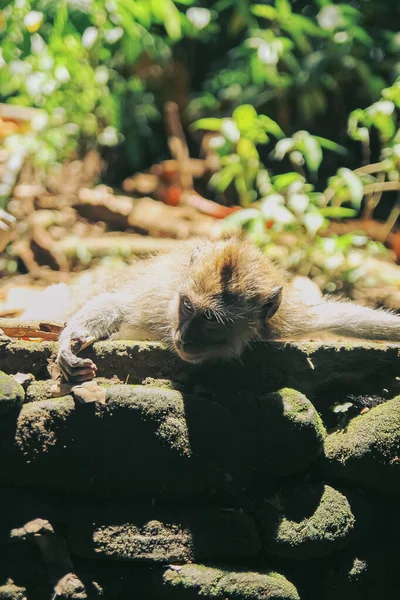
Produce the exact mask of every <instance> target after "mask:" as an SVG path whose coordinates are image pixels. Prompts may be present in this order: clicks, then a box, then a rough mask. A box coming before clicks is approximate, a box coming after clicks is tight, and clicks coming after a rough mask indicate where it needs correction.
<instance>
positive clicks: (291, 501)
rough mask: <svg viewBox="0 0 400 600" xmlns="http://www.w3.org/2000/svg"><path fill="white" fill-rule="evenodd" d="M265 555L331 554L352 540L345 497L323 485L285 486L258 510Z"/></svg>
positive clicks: (352, 517) (350, 514)
mask: <svg viewBox="0 0 400 600" xmlns="http://www.w3.org/2000/svg"><path fill="white" fill-rule="evenodd" d="M259 521H260V527H261V531H262V541H263V543H264V548H265V550H266V552H267V553H268V554H272V555H275V556H279V557H283V558H292V559H298V560H306V559H310V558H319V557H322V556H326V555H328V554H332V553H333V552H336V551H337V550H338V549H341V548H343V547H344V546H346V545H347V544H348V543H349V541H350V540H351V539H352V537H353V535H354V531H355V527H356V517H355V515H354V514H353V510H352V507H351V505H350V502H349V501H348V499H347V498H346V497H345V496H344V495H343V494H342V493H340V492H339V491H338V490H335V489H334V488H332V487H330V486H328V485H323V484H318V485H316V484H313V485H310V484H301V485H294V486H287V487H286V488H283V489H281V490H280V491H279V492H278V493H276V494H275V495H274V496H271V497H268V498H266V499H265V501H264V505H263V508H262V510H261V511H260V513H259Z"/></svg>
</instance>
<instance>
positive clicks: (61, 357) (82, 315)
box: [57, 293, 132, 383]
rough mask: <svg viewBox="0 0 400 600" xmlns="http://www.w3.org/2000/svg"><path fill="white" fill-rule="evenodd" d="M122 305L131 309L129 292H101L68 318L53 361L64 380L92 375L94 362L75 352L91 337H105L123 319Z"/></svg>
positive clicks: (90, 376)
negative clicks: (55, 358)
mask: <svg viewBox="0 0 400 600" xmlns="http://www.w3.org/2000/svg"><path fill="white" fill-rule="evenodd" d="M125 307H127V311H128V312H129V313H131V312H132V309H131V305H130V304H129V296H128V297H126V296H125V295H124V294H121V293H104V294H100V295H99V296H96V297H95V298H93V299H92V300H89V302H88V303H87V304H85V306H83V307H82V308H81V309H80V310H79V311H78V312H77V313H76V314H75V315H74V317H73V318H72V319H71V320H70V321H69V323H68V324H67V326H66V328H65V329H64V331H63V332H62V334H61V336H60V347H59V351H58V355H57V364H58V365H59V367H60V369H61V371H62V373H63V375H64V377H65V378H66V380H67V381H74V382H75V381H76V382H79V383H82V382H83V381H88V380H89V379H93V377H95V375H96V365H95V364H94V362H93V361H91V360H90V359H89V358H79V357H78V356H76V355H77V353H78V352H79V351H80V350H82V349H83V348H85V347H86V346H88V345H89V344H91V343H92V342H94V341H95V340H101V339H105V338H107V337H109V336H110V335H111V334H112V333H114V332H115V331H118V329H119V327H120V325H121V323H123V322H124V320H125Z"/></svg>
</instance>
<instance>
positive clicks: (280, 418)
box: [259, 388, 326, 476]
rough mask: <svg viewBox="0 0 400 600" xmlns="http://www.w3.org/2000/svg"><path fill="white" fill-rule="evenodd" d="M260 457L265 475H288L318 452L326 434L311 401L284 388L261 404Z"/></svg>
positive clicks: (306, 463)
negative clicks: (265, 469) (264, 468)
mask: <svg viewBox="0 0 400 600" xmlns="http://www.w3.org/2000/svg"><path fill="white" fill-rule="evenodd" d="M259 426H260V427H261V440H260V449H261V458H262V461H263V463H264V465H265V467H266V468H267V471H268V472H269V473H271V472H272V473H273V474H274V475H278V476H280V475H291V474H293V473H297V472H299V471H302V470H304V469H306V468H307V467H308V466H309V465H310V464H311V463H312V462H313V461H314V460H315V459H316V458H317V457H318V455H319V454H320V453H321V451H322V449H323V441H324V438H325V435H326V432H325V428H324V425H323V423H322V421H321V418H320V416H319V414H318V412H317V411H316V409H315V408H314V406H313V405H312V404H311V402H310V401H309V400H308V399H307V398H306V396H304V394H301V393H300V392H297V391H296V390H293V389H290V388H284V389H282V390H279V391H277V392H274V393H272V394H268V395H267V396H265V397H264V398H263V399H262V402H261V417H260V421H259Z"/></svg>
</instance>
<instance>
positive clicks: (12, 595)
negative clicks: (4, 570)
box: [0, 583, 27, 600]
mask: <svg viewBox="0 0 400 600" xmlns="http://www.w3.org/2000/svg"><path fill="white" fill-rule="evenodd" d="M0 600H27V598H26V589H25V588H22V587H19V586H18V585H14V584H13V583H7V584H6V585H0Z"/></svg>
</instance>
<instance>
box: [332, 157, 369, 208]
mask: <svg viewBox="0 0 400 600" xmlns="http://www.w3.org/2000/svg"><path fill="white" fill-rule="evenodd" d="M338 175H339V176H340V177H342V178H343V180H344V182H345V183H346V186H347V188H348V189H349V191H350V193H351V204H352V206H354V208H360V205H361V201H362V199H363V196H364V188H363V184H362V181H361V179H360V178H359V177H358V175H356V174H355V173H353V171H351V170H350V169H346V167H342V168H341V169H339V170H338Z"/></svg>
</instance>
